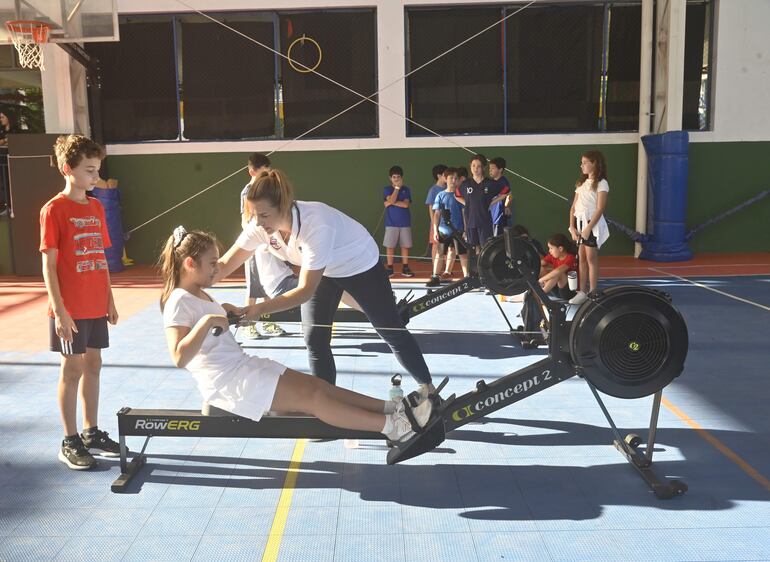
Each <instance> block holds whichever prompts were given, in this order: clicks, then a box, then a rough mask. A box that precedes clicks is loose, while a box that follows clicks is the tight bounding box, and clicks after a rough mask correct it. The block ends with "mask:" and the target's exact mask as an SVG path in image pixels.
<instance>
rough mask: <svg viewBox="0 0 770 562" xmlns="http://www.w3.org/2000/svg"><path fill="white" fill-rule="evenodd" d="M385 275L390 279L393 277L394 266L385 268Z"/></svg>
mask: <svg viewBox="0 0 770 562" xmlns="http://www.w3.org/2000/svg"><path fill="white" fill-rule="evenodd" d="M385 273H387V274H388V277H393V273H394V271H393V266H392V265H386V266H385Z"/></svg>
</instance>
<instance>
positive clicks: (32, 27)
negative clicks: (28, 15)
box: [5, 20, 51, 70]
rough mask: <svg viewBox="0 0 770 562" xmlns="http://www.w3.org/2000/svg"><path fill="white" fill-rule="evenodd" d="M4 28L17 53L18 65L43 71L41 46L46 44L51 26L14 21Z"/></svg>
mask: <svg viewBox="0 0 770 562" xmlns="http://www.w3.org/2000/svg"><path fill="white" fill-rule="evenodd" d="M5 27H6V28H8V32H9V33H10V34H11V40H13V45H14V46H15V47H16V51H17V52H18V53H19V64H20V65H21V66H23V67H24V68H39V69H40V70H45V67H44V66H43V50H42V45H44V44H45V43H48V32H49V31H51V26H50V25H48V24H47V23H45V22H43V21H36V20H14V21H7V22H5Z"/></svg>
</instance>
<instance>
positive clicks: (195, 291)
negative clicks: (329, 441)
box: [160, 226, 432, 442]
mask: <svg viewBox="0 0 770 562" xmlns="http://www.w3.org/2000/svg"><path fill="white" fill-rule="evenodd" d="M218 259H219V248H218V245H217V242H216V239H215V238H214V237H213V236H212V235H210V234H207V233H205V232H201V231H197V230H194V231H190V232H187V231H186V230H185V229H184V227H181V226H180V227H177V228H176V229H175V230H174V234H173V235H172V236H171V237H169V239H168V241H167V242H166V246H165V248H164V250H163V254H162V255H161V258H160V264H161V272H162V276H163V294H162V296H161V301H160V304H161V310H162V311H163V326H164V328H165V330H166V342H167V344H168V350H169V353H170V354H171V358H172V359H173V361H174V364H175V365H176V366H177V367H184V368H186V369H187V370H188V371H190V373H192V375H193V378H194V379H195V380H196V382H197V385H198V390H199V391H200V393H201V394H202V396H203V399H204V400H206V401H207V402H209V403H210V404H211V405H213V406H215V407H217V408H220V409H223V410H226V411H228V412H232V413H233V414H236V415H239V416H243V417H247V418H251V419H253V420H257V421H258V420H259V419H260V418H261V417H262V415H263V414H264V413H265V412H267V411H276V412H302V413H306V414H309V415H313V416H316V417H317V418H319V419H320V420H322V421H324V422H326V423H328V424H330V425H334V426H336V427H342V428H347V429H357V430H364V431H378V432H380V433H382V434H383V435H385V436H386V437H387V438H388V439H390V440H391V441H396V442H403V441H405V440H407V439H409V438H411V437H412V436H413V435H414V432H413V431H412V427H411V424H410V422H409V420H408V418H407V415H406V413H405V411H404V408H405V407H408V406H405V405H404V403H403V402H401V401H399V402H394V401H387V402H385V401H383V400H377V399H376V398H371V397H369V396H364V395H363V394H358V393H356V392H353V391H350V390H346V389H343V388H339V387H336V386H333V385H331V384H329V383H327V382H326V381H324V380H322V379H320V378H318V377H314V376H311V375H307V374H304V373H300V372H297V371H294V370H292V369H289V368H287V367H285V366H283V365H281V364H280V363H276V362H275V361H272V360H270V359H266V358H263V357H256V356H252V355H248V354H246V353H244V352H243V350H242V349H241V348H240V347H239V346H238V343H237V342H236V341H235V338H234V337H233V336H232V334H231V333H230V330H229V329H228V320H227V316H226V311H227V312H233V313H236V314H240V313H241V310H242V309H240V308H238V307H235V306H233V305H230V304H225V305H220V304H219V303H217V302H216V301H214V299H212V298H211V297H210V296H209V295H208V294H207V293H206V292H205V290H204V289H206V288H208V287H210V286H211V284H212V282H213V280H214V278H215V275H216V274H217V273H218V266H217V260H218ZM215 327H219V328H221V329H222V334H221V335H219V336H215V335H214V334H213V333H212V329H213V328H215ZM431 411H432V404H431V401H430V400H425V401H423V402H422V403H421V404H420V405H419V406H417V407H416V408H413V409H412V413H413V414H414V417H415V419H416V421H417V423H418V424H419V425H420V426H421V427H422V426H425V424H427V423H428V421H429V419H430V417H431Z"/></svg>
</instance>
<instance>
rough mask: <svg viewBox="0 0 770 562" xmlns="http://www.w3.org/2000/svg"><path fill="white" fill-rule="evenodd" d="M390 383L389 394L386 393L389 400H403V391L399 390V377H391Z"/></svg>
mask: <svg viewBox="0 0 770 562" xmlns="http://www.w3.org/2000/svg"><path fill="white" fill-rule="evenodd" d="M390 382H391V384H392V386H391V387H390V392H389V393H388V396H389V398H390V399H391V400H393V401H394V402H398V401H400V400H403V399H404V389H403V388H401V375H398V374H396V375H393V376H392V377H390Z"/></svg>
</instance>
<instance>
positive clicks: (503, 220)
mask: <svg viewBox="0 0 770 562" xmlns="http://www.w3.org/2000/svg"><path fill="white" fill-rule="evenodd" d="M504 171H505V160H504V159H503V158H501V157H499V156H498V157H497V158H492V160H490V161H489V179H491V180H492V182H494V183H495V184H496V186H497V187H499V188H500V191H501V192H504V191H505V189H507V190H508V193H507V195H506V196H505V197H504V198H502V199H501V198H499V197H497V198H495V200H494V201H493V202H492V204H491V205H490V206H489V213H490V214H491V215H492V236H500V235H501V234H502V233H503V228H504V227H506V226H508V225H509V224H510V223H511V221H512V220H513V199H512V197H511V184H510V183H509V182H508V178H506V177H505V176H504V175H503V172H504Z"/></svg>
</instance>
